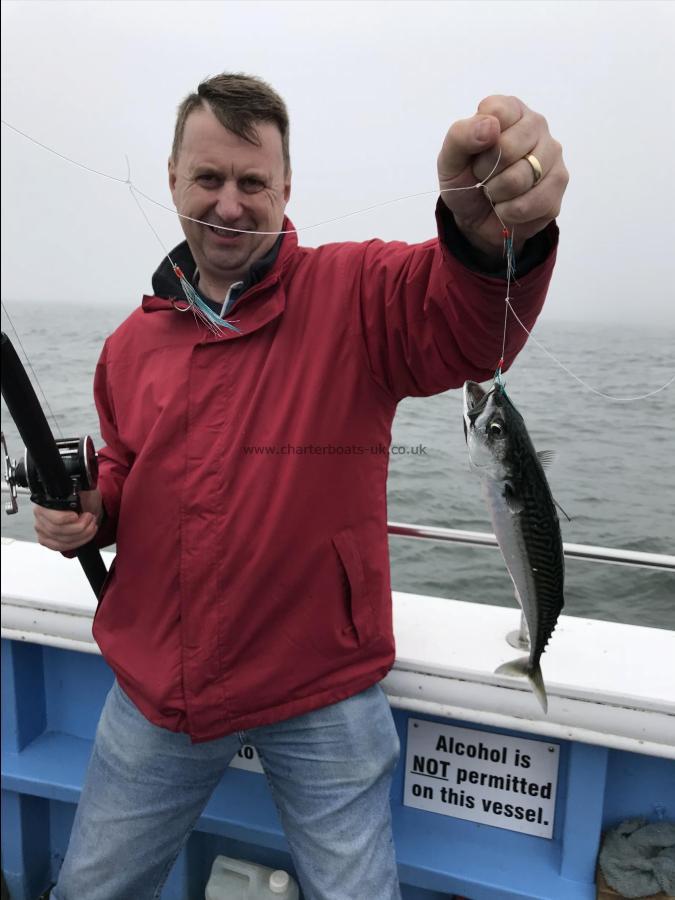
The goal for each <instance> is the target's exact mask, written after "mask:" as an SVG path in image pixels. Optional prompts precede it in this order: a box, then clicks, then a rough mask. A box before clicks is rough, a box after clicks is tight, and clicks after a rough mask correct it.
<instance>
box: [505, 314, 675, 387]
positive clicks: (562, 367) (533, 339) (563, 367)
mask: <svg viewBox="0 0 675 900" xmlns="http://www.w3.org/2000/svg"><path fill="white" fill-rule="evenodd" d="M507 306H508V307H509V309H510V310H511V312H512V313H513V315H514V316H515V319H516V321H517V322H518V324H519V325H520V327H521V328H522V329H523V331H524V332H525V333H526V334H527V335H528V337H529V338H530V339H531V340H532V341H534V343H535V344H536V345H537V347H539V349H540V350H543V352H544V353H545V354H546V355H547V356H549V357H550V358H551V359H552V360H553V361H554V362H555V363H557V364H558V365H559V366H560V368H561V369H564V371H565V372H567V374H568V375H571V376H572V378H574V379H575V380H576V381H578V382H579V384H581V385H583V387H585V388H586V390H589V391H592V392H593V393H594V394H597V395H598V396H599V397H605V399H607V400H617V401H626V402H627V401H632V400H646V399H647V397H653V396H654V394H658V393H660V392H661V391H665V389H666V388H667V387H669V386H670V385H671V384H672V383H673V382H674V381H675V375H673V377H672V378H671V379H670V380H669V381H666V383H665V384H662V385H661V387H659V388H656V390H655V391H650V392H649V393H648V394H640V395H639V396H638V397H616V396H614V395H613V394H606V393H605V392H604V391H599V390H597V389H596V388H594V387H591V385H590V384H588V383H587V382H585V381H584V380H583V378H579V376H578V375H575V374H574V372H573V371H572V370H571V369H568V367H567V366H566V365H565V364H564V363H562V362H561V361H560V360H559V359H558V358H557V357H556V356H554V355H553V354H552V353H551V351H550V350H548V349H547V348H546V347H545V346H544V345H543V344H542V343H541V341H538V340H537V339H536V337H534V335H533V334H532V332H531V331H528V330H527V328H526V327H525V325H523V323H522V322H521V321H520V319H519V318H518V313H517V312H516V311H515V309H514V308H513V306H512V305H511V302H510V301H507Z"/></svg>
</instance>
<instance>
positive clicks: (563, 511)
mask: <svg viewBox="0 0 675 900" xmlns="http://www.w3.org/2000/svg"><path fill="white" fill-rule="evenodd" d="M553 502H554V503H555V505H556V506H557V507H558V509H559V510H560V512H561V513H562V514H563V516H565V518H566V519H567V521H568V522H571V521H572V520H571V519H570V517H569V516H568V515H567V513H566V512H565V510H564V509H563V508H562V506H561V505H560V504H559V503H558V501H557V500H556V499H555V497H554V498H553Z"/></svg>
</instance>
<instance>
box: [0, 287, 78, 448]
mask: <svg viewBox="0 0 675 900" xmlns="http://www.w3.org/2000/svg"><path fill="white" fill-rule="evenodd" d="M1 302H2V311H3V312H4V314H5V315H6V316H7V321H8V322H9V324H10V325H11V327H12V331H13V332H14V334H15V336H16V339H17V342H18V344H19V347H21V352H22V353H23V355H24V356H25V357H26V362H27V364H28V368H29V369H30V370H31V372H32V373H33V378H34V379H35V383H36V384H37V386H38V387H39V389H40V393H41V394H42V399H43V400H44V404H45V406H46V407H47V409H48V410H49V415H50V416H51V417H52V419H53V420H54V424H55V425H56V429H57V431H58V433H59V435H60V436H61V438H63V432H62V431H61V426H60V425H59V420H58V419H57V418H56V416H55V415H54V411H53V410H52V408H51V406H50V405H49V400H47V395H46V394H45V392H44V389H43V387H42V385H41V384H40V379H39V378H38V377H37V372H36V371H35V369H34V368H33V363H32V362H31V361H30V356H29V355H28V353H27V352H26V348H25V347H24V345H23V344H22V343H21V338H20V337H19V332H18V331H17V330H16V326H15V325H14V322H12V317H11V316H10V314H9V313H8V312H7V307H6V306H5V301H4V300H2V301H1Z"/></svg>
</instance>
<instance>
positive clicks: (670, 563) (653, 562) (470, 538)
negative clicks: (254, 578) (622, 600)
mask: <svg viewBox="0 0 675 900" xmlns="http://www.w3.org/2000/svg"><path fill="white" fill-rule="evenodd" d="M2 492H3V494H4V493H9V486H8V484H7V482H6V481H4V480H3V482H2ZM17 494H25V495H27V496H30V490H29V489H28V488H23V487H19V488H17ZM387 530H388V532H389V534H392V535H397V536H399V537H406V538H416V539H419V540H426V541H441V542H445V543H451V544H469V545H471V546H474V547H498V546H499V545H498V543H497V538H496V537H495V536H494V534H490V533H489V532H486V531H463V530H461V529H459V528H440V527H438V526H434V525H411V524H409V523H407V522H389V523H387ZM563 551H564V553H565V556H566V557H567V558H568V559H585V560H589V561H591V562H602V563H609V564H611V565H615V566H637V567H641V568H644V569H665V570H666V571H669V572H675V556H669V555H667V554H665V553H643V552H641V551H639V550H616V549H614V548H613V547H596V546H594V545H593V544H568V543H563Z"/></svg>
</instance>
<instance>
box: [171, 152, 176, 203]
mask: <svg viewBox="0 0 675 900" xmlns="http://www.w3.org/2000/svg"><path fill="white" fill-rule="evenodd" d="M175 188H176V167H175V165H174V163H173V157H171V156H170V157H169V190H170V191H171V196H172V197H173V192H174V190H175Z"/></svg>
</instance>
